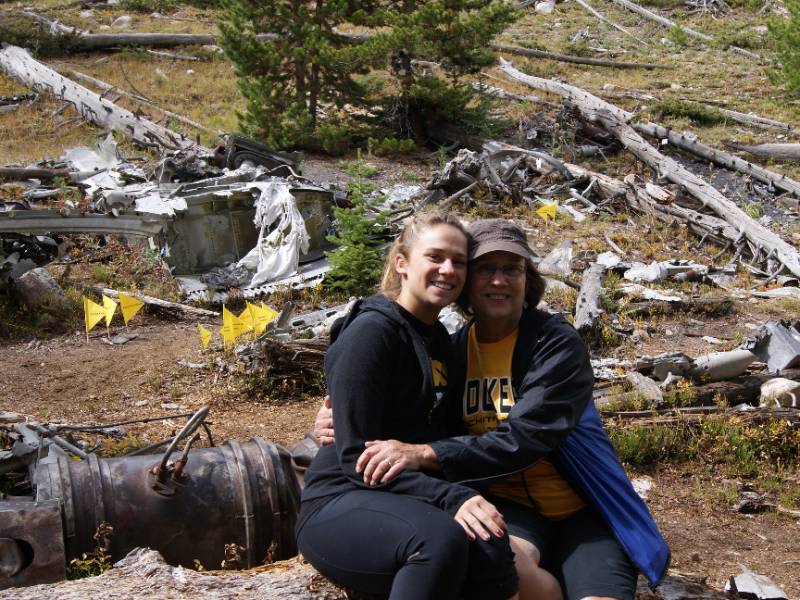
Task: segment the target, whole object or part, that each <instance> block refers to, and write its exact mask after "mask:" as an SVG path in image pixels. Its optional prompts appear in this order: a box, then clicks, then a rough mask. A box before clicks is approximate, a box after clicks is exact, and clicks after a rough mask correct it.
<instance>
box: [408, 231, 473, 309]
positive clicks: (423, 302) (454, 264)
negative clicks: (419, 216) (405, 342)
mask: <svg viewBox="0 0 800 600" xmlns="http://www.w3.org/2000/svg"><path fill="white" fill-rule="evenodd" d="M394 268H395V270H396V271H397V273H398V274H399V275H400V295H399V296H398V297H397V302H398V303H399V304H400V306H402V307H403V308H405V309H406V310H407V311H409V312H410V313H411V314H412V315H414V316H415V317H417V318H418V319H420V320H421V321H424V322H426V323H433V322H434V321H435V320H436V317H437V316H438V315H439V311H440V310H442V309H443V308H444V307H445V306H447V305H448V304H450V303H451V302H454V301H455V300H456V298H458V295H459V294H460V293H461V289H462V288H463V287H464V280H465V279H466V276H467V238H466V236H465V235H464V234H463V233H462V232H461V231H460V230H458V229H457V228H455V227H453V226H451V225H434V226H432V227H427V228H425V229H424V230H422V231H421V232H420V233H419V235H418V236H417V238H416V239H415V240H414V242H413V243H412V244H411V248H410V249H409V251H408V256H403V255H402V254H398V255H397V256H396V257H395V265H394Z"/></svg>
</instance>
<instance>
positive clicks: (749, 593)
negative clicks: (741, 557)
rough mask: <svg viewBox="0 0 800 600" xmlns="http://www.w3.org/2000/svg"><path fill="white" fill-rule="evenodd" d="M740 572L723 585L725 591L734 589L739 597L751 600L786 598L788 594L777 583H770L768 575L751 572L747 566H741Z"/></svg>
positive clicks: (785, 599) (780, 599)
mask: <svg viewBox="0 0 800 600" xmlns="http://www.w3.org/2000/svg"><path fill="white" fill-rule="evenodd" d="M740 567H741V568H742V572H741V573H740V574H739V575H737V576H736V577H731V578H730V581H729V582H728V584H727V585H726V586H725V591H726V592H727V591H728V590H731V591H736V592H737V593H738V596H739V597H740V598H748V599H750V598H752V599H753V600H787V599H788V596H787V595H786V592H784V591H783V590H782V589H781V588H779V587H778V586H777V585H775V584H774V583H772V581H770V579H769V578H768V577H765V576H764V575H759V574H758V573H753V572H752V571H751V570H750V569H748V568H747V567H743V566H741V565H740Z"/></svg>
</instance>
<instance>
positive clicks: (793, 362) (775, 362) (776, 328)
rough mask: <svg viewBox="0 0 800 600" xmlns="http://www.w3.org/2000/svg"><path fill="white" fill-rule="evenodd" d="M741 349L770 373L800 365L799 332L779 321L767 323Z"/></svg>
mask: <svg viewBox="0 0 800 600" xmlns="http://www.w3.org/2000/svg"><path fill="white" fill-rule="evenodd" d="M743 347H744V348H746V349H748V350H750V351H751V352H752V353H753V354H755V355H756V356H758V358H759V359H760V360H762V361H763V362H765V363H767V367H768V368H769V370H770V372H772V373H774V372H776V371H781V370H783V369H789V368H792V367H796V366H798V365H800V331H798V330H797V329H795V328H794V327H787V326H786V325H785V324H784V323H782V322H781V321H767V322H766V323H765V324H764V325H763V326H762V327H761V329H759V330H758V331H757V332H756V333H755V335H753V336H751V337H749V338H748V339H747V341H746V342H745V343H744V344H743Z"/></svg>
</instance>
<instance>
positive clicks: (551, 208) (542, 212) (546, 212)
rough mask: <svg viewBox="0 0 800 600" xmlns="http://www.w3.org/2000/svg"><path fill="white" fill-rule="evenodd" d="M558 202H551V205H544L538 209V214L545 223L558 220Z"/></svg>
mask: <svg viewBox="0 0 800 600" xmlns="http://www.w3.org/2000/svg"><path fill="white" fill-rule="evenodd" d="M557 206H558V202H551V203H550V204H543V205H542V206H540V207H539V208H537V209H536V214H537V215H539V216H540V217H542V218H543V219H544V220H545V221H547V220H548V219H555V218H556V207H557Z"/></svg>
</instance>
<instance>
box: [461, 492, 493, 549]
mask: <svg viewBox="0 0 800 600" xmlns="http://www.w3.org/2000/svg"><path fill="white" fill-rule="evenodd" d="M455 520H456V521H457V522H458V524H459V525H461V527H463V528H464V531H466V532H467V537H469V539H471V540H474V539H475V537H476V536H478V537H480V538H481V539H482V540H484V541H489V539H490V538H491V536H492V535H494V536H496V537H503V536H504V535H505V532H506V522H505V519H503V515H502V514H500V511H498V510H497V508H496V507H495V505H494V504H492V503H491V502H489V501H488V500H487V499H486V498H484V497H483V496H472V497H471V498H469V499H468V500H467V501H466V502H464V504H462V505H461V507H460V508H459V509H458V512H456V515H455Z"/></svg>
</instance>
